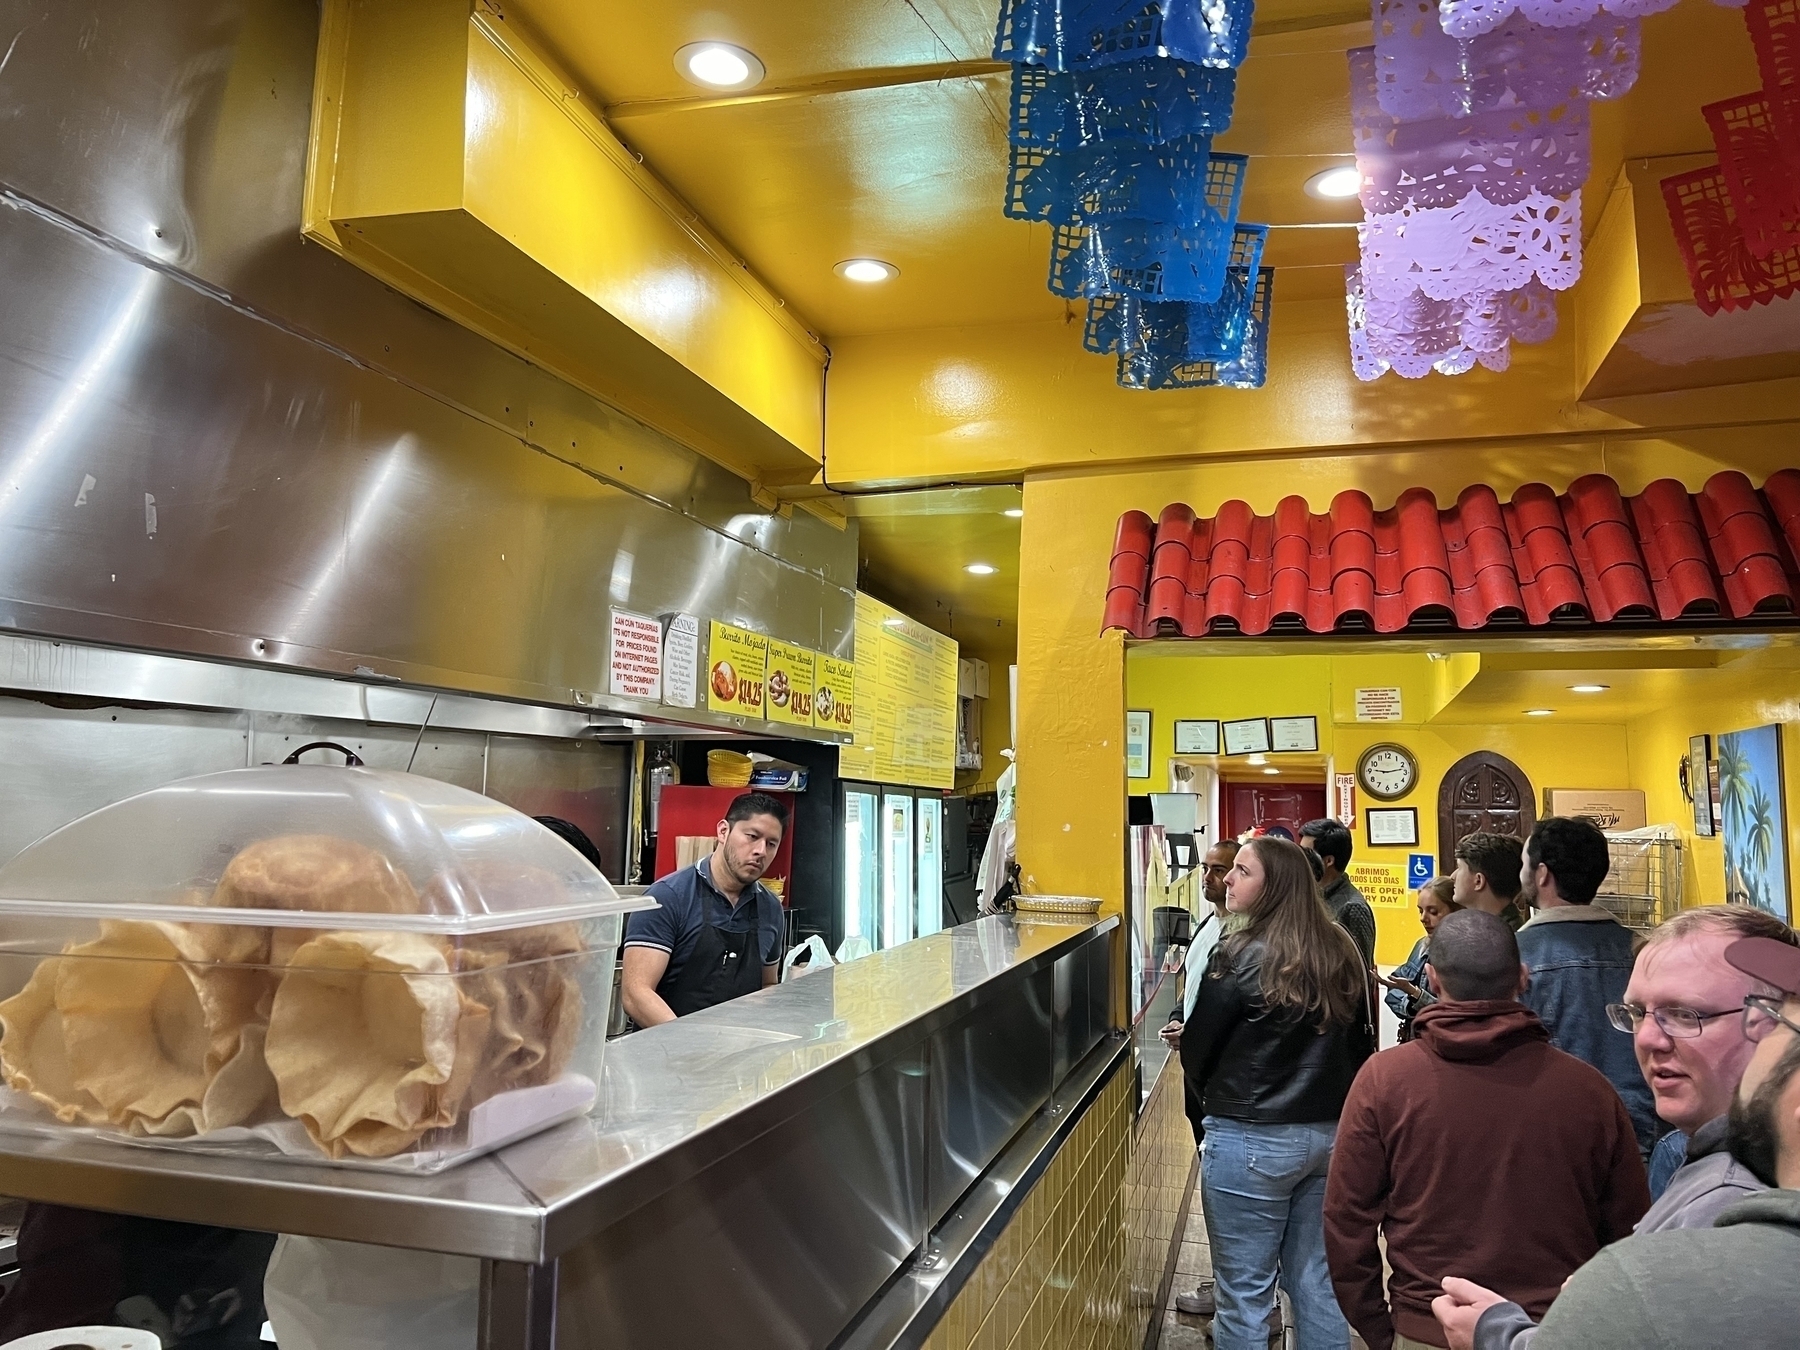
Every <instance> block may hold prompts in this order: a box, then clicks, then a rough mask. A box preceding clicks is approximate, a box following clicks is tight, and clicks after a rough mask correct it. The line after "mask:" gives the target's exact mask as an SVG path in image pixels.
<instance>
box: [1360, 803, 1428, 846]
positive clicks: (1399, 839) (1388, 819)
mask: <svg viewBox="0 0 1800 1350" xmlns="http://www.w3.org/2000/svg"><path fill="white" fill-rule="evenodd" d="M1363 819H1364V820H1365V821H1366V822H1368V830H1369V847H1370V848H1397V847H1401V846H1403V845H1413V844H1417V843H1418V842H1419V808H1418V807H1416V806H1371V807H1370V808H1369V809H1368V810H1366V811H1364V812H1363Z"/></svg>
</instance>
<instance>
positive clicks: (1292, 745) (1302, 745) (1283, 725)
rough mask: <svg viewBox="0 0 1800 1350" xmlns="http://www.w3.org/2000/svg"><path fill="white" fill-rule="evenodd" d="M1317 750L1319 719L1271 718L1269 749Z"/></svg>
mask: <svg viewBox="0 0 1800 1350" xmlns="http://www.w3.org/2000/svg"><path fill="white" fill-rule="evenodd" d="M1318 748H1319V719H1318V718H1316V717H1271V718H1270V719H1269V749H1271V750H1274V751H1277V752H1279V751H1282V750H1307V751H1313V752H1315V753H1316V752H1317V751H1318Z"/></svg>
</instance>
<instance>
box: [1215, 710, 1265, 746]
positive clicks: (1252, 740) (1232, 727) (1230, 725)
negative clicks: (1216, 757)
mask: <svg viewBox="0 0 1800 1350" xmlns="http://www.w3.org/2000/svg"><path fill="white" fill-rule="evenodd" d="M1220 730H1221V731H1222V732H1223V734H1224V738H1225V753H1226V754H1228V755H1266V754H1268V752H1269V722H1268V719H1267V718H1264V717H1246V718H1244V719H1243V720H1242V721H1239V722H1225V723H1221V725H1220Z"/></svg>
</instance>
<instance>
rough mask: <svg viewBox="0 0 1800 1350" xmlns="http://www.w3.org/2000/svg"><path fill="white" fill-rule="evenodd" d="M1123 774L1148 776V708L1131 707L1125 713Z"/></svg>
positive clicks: (1138, 776) (1134, 776)
mask: <svg viewBox="0 0 1800 1350" xmlns="http://www.w3.org/2000/svg"><path fill="white" fill-rule="evenodd" d="M1125 776H1126V777H1127V778H1148V777H1149V776H1150V710H1149V709H1148V708H1133V709H1132V710H1131V711H1130V712H1128V713H1126V714H1125Z"/></svg>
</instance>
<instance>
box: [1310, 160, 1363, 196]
mask: <svg viewBox="0 0 1800 1350" xmlns="http://www.w3.org/2000/svg"><path fill="white" fill-rule="evenodd" d="M1306 191H1307V193H1308V194H1309V195H1310V196H1314V197H1323V198H1324V199H1325V200H1326V201H1328V202H1341V201H1343V200H1344V199H1345V198H1347V197H1354V196H1355V195H1356V194H1357V193H1358V192H1361V191H1362V174H1361V172H1360V171H1359V170H1358V169H1357V167H1356V166H1355V165H1354V164H1340V165H1338V167H1337V168H1335V169H1326V170H1325V171H1324V172H1323V173H1315V174H1314V175H1313V176H1312V177H1311V178H1309V179H1307V180H1306Z"/></svg>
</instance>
